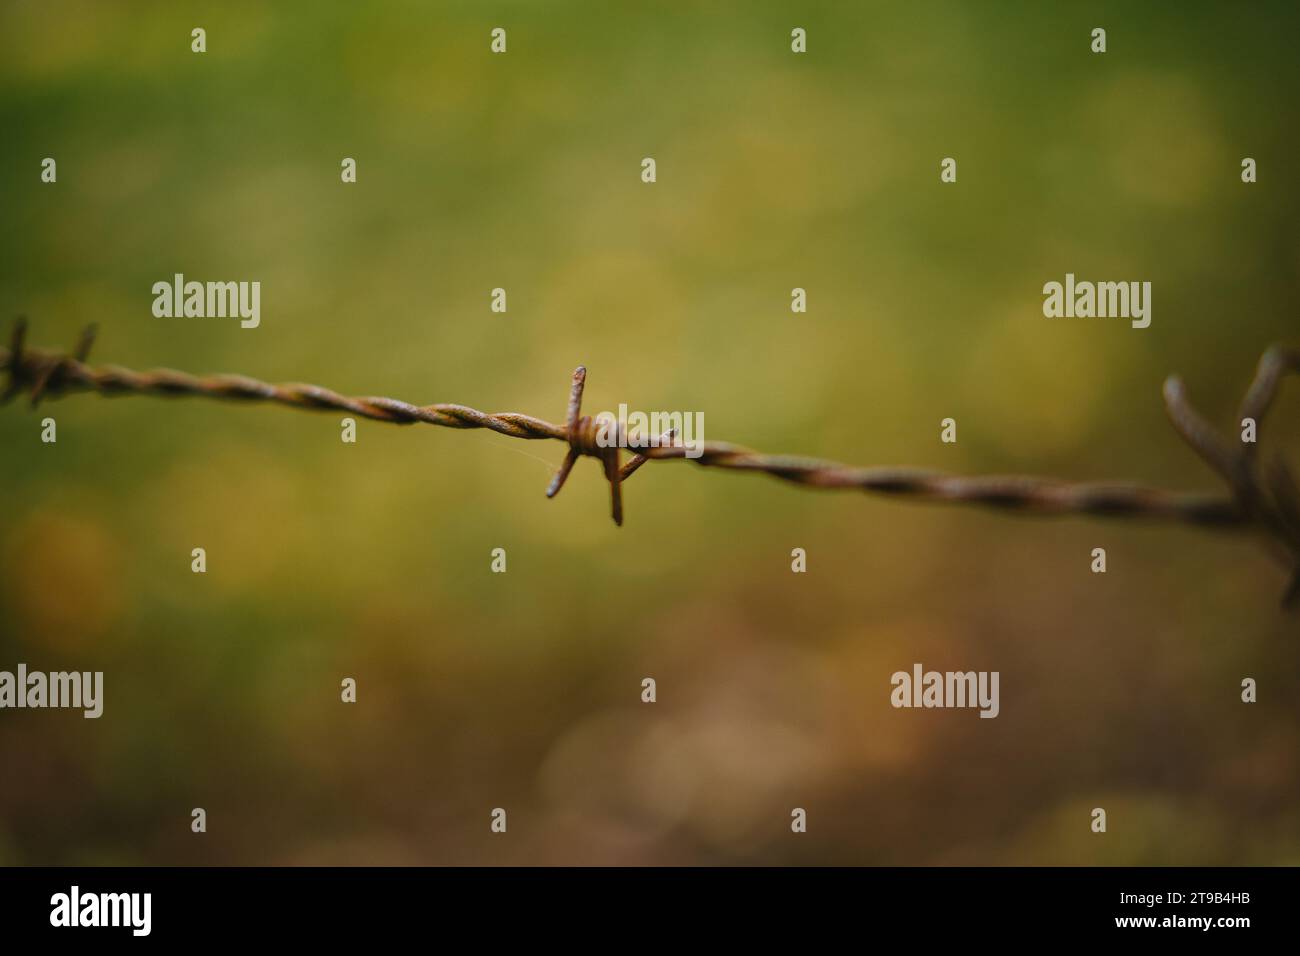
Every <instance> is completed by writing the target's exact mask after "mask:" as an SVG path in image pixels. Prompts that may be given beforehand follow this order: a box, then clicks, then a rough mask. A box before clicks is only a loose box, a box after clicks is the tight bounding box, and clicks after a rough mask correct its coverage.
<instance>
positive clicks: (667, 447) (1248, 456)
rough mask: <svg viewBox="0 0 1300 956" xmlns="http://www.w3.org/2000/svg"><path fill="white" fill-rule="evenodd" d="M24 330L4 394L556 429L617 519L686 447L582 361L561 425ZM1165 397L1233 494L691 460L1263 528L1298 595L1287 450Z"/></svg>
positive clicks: (1297, 355) (806, 480) (89, 336)
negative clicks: (1264, 447)
mask: <svg viewBox="0 0 1300 956" xmlns="http://www.w3.org/2000/svg"><path fill="white" fill-rule="evenodd" d="M26 333H27V325H26V322H25V321H24V320H22V319H19V320H18V322H17V323H16V324H15V326H14V331H13V336H12V339H11V342H10V346H9V348H8V349H2V348H0V368H2V369H3V370H4V371H6V372H7V373H8V376H9V382H8V386H7V388H6V390H5V392H4V394H3V396H0V401H7V400H9V399H11V398H13V397H14V396H15V395H17V394H20V393H24V392H25V393H27V394H28V395H30V397H31V403H32V405H33V406H35V405H36V404H38V403H39V402H40V401H41V400H42V399H43V398H46V397H57V396H59V395H63V394H65V393H72V392H87V391H90V392H99V393H101V394H104V395H122V394H135V395H139V394H150V395H163V396H178V395H198V396H204V397H207V398H223V399H232V400H242V401H260V402H272V403H275V404H280V405H289V406H293V407H296V408H308V409H318V410H319V409H330V410H335V411H344V412H348V413H350V414H353V415H357V416H359V417H362V418H368V419H372V420H374V421H381V422H391V423H393V424H397V425H411V424H415V423H417V422H423V423H425V424H427V425H441V426H442V427H444V428H486V429H488V430H490V431H494V432H497V433H499V434H502V435H508V436H510V437H511V438H525V439H553V440H556V441H563V442H565V443H567V444H568V446H569V449H568V452H567V453H566V454H565V457H564V462H563V463H562V464H561V465H560V468H559V470H558V471H557V472H556V474H555V477H554V478H553V479H552V480H551V483H550V486H549V487H548V488H547V489H546V495H547V497H548V498H549V497H554V496H555V495H556V494H557V493H558V492H559V490H560V489H561V488H562V487H563V485H564V482H565V480H566V479H567V478H568V476H569V473H570V471H571V470H572V469H573V466H574V464H575V463H576V462H577V460H578V459H579V458H580V457H584V456H586V457H591V458H595V459H597V460H598V461H600V463H601V466H602V469H603V471H604V473H605V479H606V480H607V481H608V482H609V486H610V502H611V512H612V514H613V518H614V522H615V523H616V524H620V525H621V524H622V523H623V498H622V486H623V483H624V482H625V481H626V480H627V479H628V478H629V477H631V475H632V474H633V473H634V472H636V471H637V470H638V469H640V468H641V466H642V465H644V464H645V463H646V462H647V461H669V460H673V459H682V458H687V455H686V447H685V445H684V444H683V443H682V442H681V441H679V440H678V439H677V437H676V436H675V435H674V434H673V433H672V432H669V433H667V434H665V435H662V436H660V437H659V440H658V442H655V443H651V444H650V445H649V446H648V447H638V449H637V453H636V454H634V455H633V456H632V457H631V458H630V459H629V460H628V461H627V462H626V463H621V462H620V455H621V450H620V448H619V447H618V445H619V444H620V443H619V442H618V441H614V442H613V443H612V444H610V443H609V442H606V443H605V444H610V447H605V446H604V444H602V443H600V442H598V441H597V432H598V424H597V422H596V421H595V420H594V419H592V418H591V417H590V416H584V415H582V414H581V413H582V393H583V388H584V386H585V384H586V378H587V370H586V368H584V367H582V366H579V367H578V369H577V370H576V371H575V372H574V373H573V380H572V382H571V385H570V390H569V403H568V408H567V411H566V413H565V420H564V424H563V425H556V424H553V423H551V422H548V421H544V420H542V419H540V418H534V417H532V416H531V415H522V414H519V413H517V412H499V413H495V414H490V413H487V412H481V411H478V410H477V409H474V408H468V407H467V406H464V405H449V404H435V405H412V404H410V403H408V402H403V401H399V400H398V399H394V398H382V397H374V396H371V397H351V396H346V395H340V394H339V393H338V392H334V391H331V390H330V389H327V388H322V387H320V386H319V385H306V384H301V383H288V384H278V385H273V384H269V383H267V382H262V381H258V380H257V379H254V378H248V377H247V376H243V375H191V374H189V373H188V372H178V371H175V370H173V369H153V370H151V371H147V372H138V371H134V370H132V369H128V368H122V367H121V366H117V365H101V366H91V365H88V364H87V363H86V359H87V357H88V355H89V352H90V347H91V344H92V343H93V341H94V337H95V327H94V326H90V327H89V328H87V329H86V330H85V331H84V332H83V333H82V335H81V338H80V340H79V341H78V343H77V346H76V348H74V349H73V350H72V351H71V352H70V353H65V352H57V351H51V350H47V349H36V348H31V347H28V346H27V345H26ZM1297 371H1300V350H1296V349H1287V348H1282V347H1280V346H1273V347H1272V348H1270V349H1268V350H1267V351H1266V352H1265V353H1264V355H1263V357H1262V358H1261V359H1260V361H1259V366H1258V368H1257V370H1256V373H1255V379H1254V381H1253V382H1252V383H1251V385H1250V388H1249V389H1248V390H1247V392H1246V395H1245V397H1244V398H1243V400H1242V403H1241V406H1240V410H1239V412H1240V414H1239V418H1241V419H1245V418H1251V419H1253V420H1254V421H1255V422H1256V428H1258V427H1259V425H1260V424H1261V423H1262V420H1263V417H1264V415H1265V414H1266V413H1267V411H1268V409H1269V406H1270V405H1272V403H1273V398H1274V396H1275V395H1276V393H1277V389H1278V387H1279V385H1280V383H1281V380H1282V378H1283V376H1285V375H1286V374H1287V373H1295V372H1297ZM1164 398H1165V408H1166V410H1167V412H1168V414H1169V418H1170V420H1171V421H1172V422H1173V424H1174V427H1175V428H1176V429H1177V431H1178V433H1179V434H1180V435H1181V436H1182V437H1183V439H1184V440H1185V441H1186V442H1187V443H1188V444H1189V445H1191V447H1192V449H1193V450H1194V451H1195V452H1196V453H1197V454H1198V455H1199V456H1200V457H1201V458H1202V459H1204V461H1205V462H1206V464H1208V465H1209V466H1210V467H1211V468H1213V469H1214V471H1216V472H1217V473H1218V474H1219V476H1220V477H1221V478H1222V479H1223V480H1224V482H1225V483H1226V485H1227V488H1228V492H1229V493H1228V494H1226V495H1222V496H1209V495H1196V494H1186V493H1181V492H1174V491H1167V490H1165V489H1162V488H1152V487H1149V486H1145V485H1139V484H1132V483H1127V482H1096V483H1082V482H1068V481H1061V480H1057V479H1051V478H1040V477H1034V476H1031V475H988V476H962V475H952V474H947V473H945V472H941V471H934V470H929V469H919V468H858V467H853V466H850V465H843V464H840V463H838V462H833V461H822V460H818V459H812V458H793V457H788V456H782V455H767V454H763V453H761V452H757V451H753V450H751V449H749V448H743V447H741V446H739V445H731V444H727V443H725V442H714V441H706V442H703V443H701V445H700V446H698V448H697V450H698V452H699V455H698V457H693V458H689V459H688V460H690V461H693V462H695V464H697V465H702V466H704V467H709V468H726V469H730V470H733V471H753V472H761V473H763V474H767V475H771V476H773V477H775V478H780V479H782V480H784V481H789V482H793V483H796V484H801V485H807V486H809V487H813V488H853V489H859V490H862V491H868V492H874V493H877V494H887V495H895V496H899V497H907V498H913V499H918V500H923V501H950V502H961V503H966V504H977V505H983V506H986V507H993V508H999V509H1003V510H1008V511H1018V512H1025V513H1031V514H1040V515H1041V514H1085V515H1097V516H1106V517H1122V518H1160V519H1165V520H1173V521H1179V522H1183V523H1186V524H1191V525H1195V526H1199V527H1214V528H1226V529H1236V530H1247V531H1253V532H1256V533H1258V534H1259V535H1260V536H1261V537H1262V538H1263V539H1264V540H1265V542H1266V543H1267V544H1268V545H1269V546H1270V547H1271V549H1272V551H1273V552H1274V553H1275V555H1277V556H1278V557H1279V559H1280V560H1281V561H1282V562H1283V564H1284V565H1285V566H1286V567H1287V569H1288V570H1289V572H1290V574H1291V582H1290V585H1289V586H1288V588H1287V591H1286V595H1285V597H1284V598H1283V602H1284V603H1285V604H1288V605H1295V604H1300V494H1298V493H1297V491H1296V482H1295V479H1294V477H1293V476H1292V474H1291V471H1290V469H1289V468H1288V467H1287V465H1286V463H1285V461H1284V460H1283V458H1282V457H1281V456H1280V455H1274V456H1273V457H1272V458H1270V459H1268V460H1267V461H1266V462H1264V463H1263V464H1262V465H1261V462H1260V460H1259V457H1260V456H1259V453H1258V452H1257V451H1256V444H1255V443H1250V442H1234V441H1230V440H1228V439H1225V438H1224V437H1223V436H1222V435H1221V434H1220V433H1219V431H1218V430H1217V429H1216V428H1214V426H1213V425H1211V424H1210V423H1209V422H1208V421H1207V420H1206V419H1204V418H1203V417H1202V416H1201V415H1200V414H1199V413H1198V412H1197V411H1196V410H1195V409H1193V408H1192V406H1191V404H1190V403H1189V401H1188V399H1187V395H1186V389H1185V388H1184V386H1183V383H1182V382H1181V381H1180V380H1179V379H1178V378H1177V377H1170V378H1169V379H1168V380H1167V381H1166V382H1165V386H1164ZM607 427H609V426H607ZM612 427H614V428H615V429H616V428H617V426H616V425H615V426H612ZM613 437H614V438H615V439H617V438H618V437H619V436H617V434H615V435H614V436H613ZM624 437H625V436H624ZM629 444H633V443H632V442H629Z"/></svg>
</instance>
